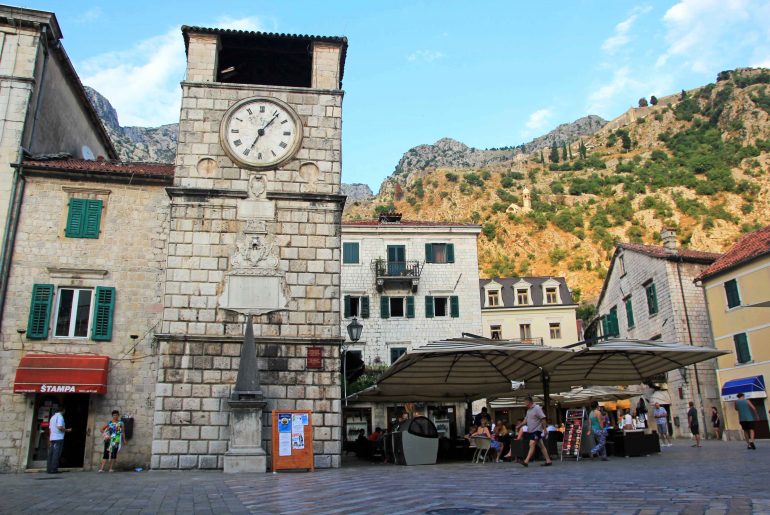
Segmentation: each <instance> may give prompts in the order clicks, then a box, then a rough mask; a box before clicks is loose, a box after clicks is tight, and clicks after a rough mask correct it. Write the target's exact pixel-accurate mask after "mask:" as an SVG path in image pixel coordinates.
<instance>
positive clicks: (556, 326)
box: [548, 322, 561, 340]
mask: <svg viewBox="0 0 770 515" xmlns="http://www.w3.org/2000/svg"><path fill="white" fill-rule="evenodd" d="M548 329H549V331H550V332H551V339H552V340H561V324H560V323H558V322H551V323H549V324H548Z"/></svg>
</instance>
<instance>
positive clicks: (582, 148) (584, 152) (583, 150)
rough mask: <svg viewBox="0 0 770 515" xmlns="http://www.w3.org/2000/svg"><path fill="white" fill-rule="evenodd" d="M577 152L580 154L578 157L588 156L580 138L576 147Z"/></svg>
mask: <svg viewBox="0 0 770 515" xmlns="http://www.w3.org/2000/svg"><path fill="white" fill-rule="evenodd" d="M578 153H579V154H580V159H585V158H586V157H588V150H587V149H586V146H585V143H583V140H582V139H581V140H580V146H579V147H578Z"/></svg>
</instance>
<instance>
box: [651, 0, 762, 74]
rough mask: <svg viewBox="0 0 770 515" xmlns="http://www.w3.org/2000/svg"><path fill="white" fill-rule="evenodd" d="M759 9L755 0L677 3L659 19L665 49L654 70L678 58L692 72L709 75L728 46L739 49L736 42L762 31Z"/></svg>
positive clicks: (706, 0) (759, 4)
mask: <svg viewBox="0 0 770 515" xmlns="http://www.w3.org/2000/svg"><path fill="white" fill-rule="evenodd" d="M760 9H762V4H761V3H760V2H758V1H757V0H680V2H679V3H677V4H675V5H674V6H672V7H671V8H670V9H669V10H668V11H666V14H665V15H664V16H663V23H664V25H665V26H666V43H667V45H668V47H667V49H666V50H665V52H664V53H663V54H661V55H660V57H658V59H657V62H656V66H658V67H662V66H665V65H666V64H667V63H668V62H669V60H671V59H672V58H679V59H681V60H683V62H684V65H685V66H686V67H688V68H690V69H691V70H692V71H695V72H698V73H706V72H709V71H713V68H714V66H718V64H716V62H715V61H719V60H720V58H724V55H725V54H727V53H729V52H730V47H731V46H735V44H736V42H738V45H741V43H740V41H744V42H745V41H747V40H748V39H750V38H751V37H752V35H753V34H752V33H753V32H755V31H757V30H764V29H762V28H761V26H762V25H763V24H766V23H767V19H764V20H763V19H762V17H761V16H757V11H758V10H760ZM746 22H749V23H748V24H747V23H746ZM755 24H756V26H754V25H755ZM726 37H727V38H729V40H730V43H729V44H727V41H726V40H725V39H726Z"/></svg>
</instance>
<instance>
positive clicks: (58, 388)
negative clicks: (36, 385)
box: [40, 384, 75, 393]
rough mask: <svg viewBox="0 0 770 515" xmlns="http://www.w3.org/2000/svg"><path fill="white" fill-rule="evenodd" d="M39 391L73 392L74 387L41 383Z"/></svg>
mask: <svg viewBox="0 0 770 515" xmlns="http://www.w3.org/2000/svg"><path fill="white" fill-rule="evenodd" d="M40 393H75V387H74V386H72V385H64V384H41V385H40Z"/></svg>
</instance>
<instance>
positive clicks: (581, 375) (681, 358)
mask: <svg viewBox="0 0 770 515" xmlns="http://www.w3.org/2000/svg"><path fill="white" fill-rule="evenodd" d="M569 348H571V349H573V350H575V353H574V354H573V355H572V356H570V358H569V360H565V361H564V362H562V363H559V364H558V365H557V366H556V367H555V368H554V369H553V370H552V371H551V373H550V376H551V390H553V391H564V390H568V389H569V387H571V386H577V385H584V386H618V385H631V384H640V383H642V382H644V381H646V380H648V379H650V378H652V377H655V376H657V375H660V374H664V373H666V372H670V371H672V370H676V369H678V368H684V367H686V366H688V365H693V364H695V363H699V362H701V361H706V360H708V359H712V358H716V357H718V356H721V355H723V354H729V351H724V350H717V349H713V348H709V347H696V346H693V345H682V344H679V343H662V342H658V341H644V340H625V339H610V340H606V341H601V342H596V343H592V342H589V343H580V344H576V345H572V346H570V347H569Z"/></svg>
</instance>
